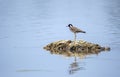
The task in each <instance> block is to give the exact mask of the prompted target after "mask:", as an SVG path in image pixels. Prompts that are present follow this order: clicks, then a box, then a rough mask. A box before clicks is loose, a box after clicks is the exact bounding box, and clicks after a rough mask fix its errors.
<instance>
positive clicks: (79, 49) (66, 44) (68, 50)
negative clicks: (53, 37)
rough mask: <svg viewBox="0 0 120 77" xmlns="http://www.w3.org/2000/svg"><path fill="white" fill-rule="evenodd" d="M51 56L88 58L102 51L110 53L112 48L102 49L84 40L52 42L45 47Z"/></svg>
mask: <svg viewBox="0 0 120 77" xmlns="http://www.w3.org/2000/svg"><path fill="white" fill-rule="evenodd" d="M44 49H46V50H48V51H50V52H51V54H59V55H64V56H79V57H81V56H86V55H90V54H98V53H100V52H101V51H109V50H110V47H101V46H100V45H99V44H94V43H90V42H87V41H84V40H77V41H76V42H74V41H71V40H59V41H56V42H52V43H50V44H48V45H46V46H45V47H44Z"/></svg>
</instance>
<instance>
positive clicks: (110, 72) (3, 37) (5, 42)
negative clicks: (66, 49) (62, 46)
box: [0, 0, 120, 77]
mask: <svg viewBox="0 0 120 77" xmlns="http://www.w3.org/2000/svg"><path fill="white" fill-rule="evenodd" d="M69 23H71V24H73V25H75V26H77V27H79V28H81V29H83V30H85V31H86V32H87V33H86V34H77V39H78V40H79V39H83V40H86V41H89V42H92V43H98V44H100V45H101V46H109V47H111V51H110V52H102V53H100V54H99V55H90V56H87V57H86V58H84V59H80V58H77V63H78V65H79V67H80V68H81V69H80V70H79V71H76V72H75V73H74V74H72V75H71V74H69V70H70V64H72V63H74V57H70V58H67V57H64V56H60V55H51V54H50V53H49V51H46V50H44V49H43V47H44V46H45V45H47V44H48V43H51V42H54V41H58V40H64V39H66V40H69V39H70V40H73V39H74V38H73V36H74V35H73V34H72V33H71V32H70V31H69V29H68V28H67V27H66V26H67V25H68V24H69ZM119 50H120V0H0V77H80V76H81V77H119V76H120V56H119V54H120V52H119Z"/></svg>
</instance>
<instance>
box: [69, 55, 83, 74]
mask: <svg viewBox="0 0 120 77" xmlns="http://www.w3.org/2000/svg"><path fill="white" fill-rule="evenodd" d="M83 69H84V67H82V66H79V62H77V58H76V57H74V62H73V63H71V64H70V66H69V71H68V72H69V74H74V73H75V72H77V71H79V70H83Z"/></svg>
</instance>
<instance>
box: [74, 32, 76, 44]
mask: <svg viewBox="0 0 120 77" xmlns="http://www.w3.org/2000/svg"><path fill="white" fill-rule="evenodd" d="M74 35H75V37H74V43H75V42H76V33H74Z"/></svg>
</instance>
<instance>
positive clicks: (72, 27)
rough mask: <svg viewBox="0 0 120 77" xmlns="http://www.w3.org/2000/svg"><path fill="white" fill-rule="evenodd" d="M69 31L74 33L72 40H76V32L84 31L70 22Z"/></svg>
mask: <svg viewBox="0 0 120 77" xmlns="http://www.w3.org/2000/svg"><path fill="white" fill-rule="evenodd" d="M67 27H69V29H70V31H71V32H73V33H74V40H75V41H76V33H86V32H85V31H83V30H81V29H79V28H77V27H75V26H73V25H72V24H68V26H67Z"/></svg>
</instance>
